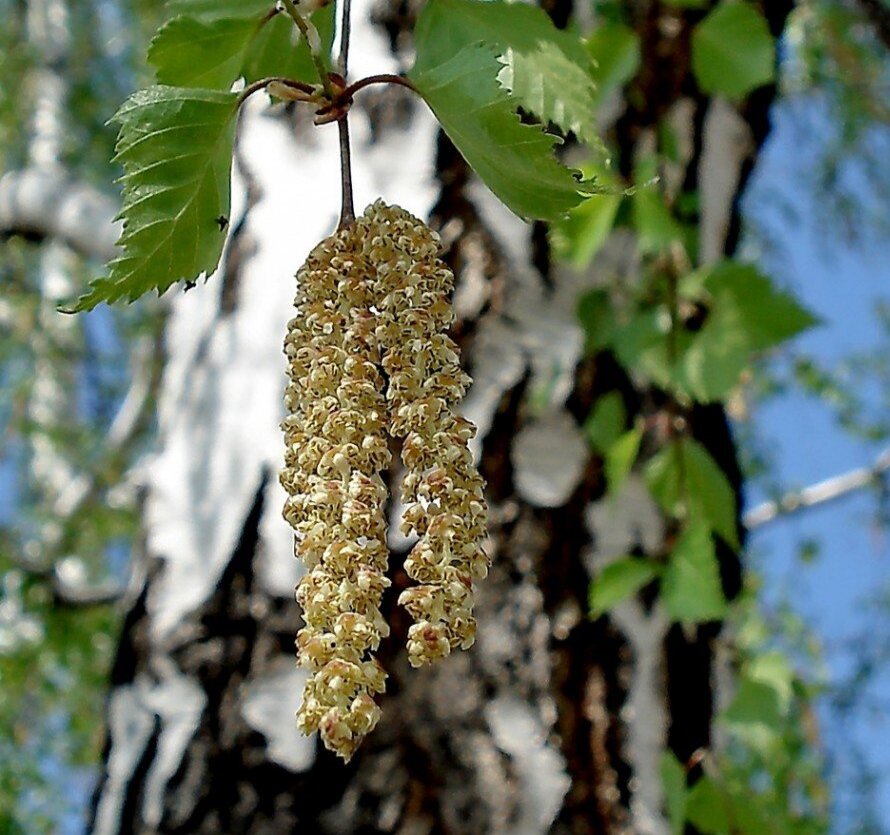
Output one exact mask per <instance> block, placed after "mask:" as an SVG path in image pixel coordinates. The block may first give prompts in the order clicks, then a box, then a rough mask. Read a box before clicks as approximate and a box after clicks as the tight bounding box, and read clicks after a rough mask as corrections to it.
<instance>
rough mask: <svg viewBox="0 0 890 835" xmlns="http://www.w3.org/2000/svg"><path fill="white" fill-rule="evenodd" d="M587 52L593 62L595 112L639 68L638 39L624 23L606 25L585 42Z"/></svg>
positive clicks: (606, 23)
mask: <svg viewBox="0 0 890 835" xmlns="http://www.w3.org/2000/svg"><path fill="white" fill-rule="evenodd" d="M587 52H588V54H589V55H590V57H591V58H592V59H593V60H594V62H595V63H594V69H593V80H594V82H595V83H596V96H595V107H596V108H597V110H598V109H599V108H601V107H602V106H603V104H605V102H606V101H607V100H608V98H609V97H610V96H611V95H612V94H614V93H615V92H616V91H617V90H620V89H621V88H622V87H623V86H624V85H625V84H626V83H627V82H628V81H630V80H631V79H632V78H633V77H634V76H635V75H636V73H637V70H638V69H639V68H640V59H641V53H640V36H639V35H638V34H637V33H636V32H634V30H633V29H631V28H630V27H629V26H626V25H625V24H623V23H616V22H612V21H606V22H604V23H603V24H601V25H600V26H598V27H597V28H596V30H595V31H594V32H593V34H592V35H591V36H590V37H589V38H588V39H587Z"/></svg>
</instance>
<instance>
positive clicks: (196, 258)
mask: <svg viewBox="0 0 890 835" xmlns="http://www.w3.org/2000/svg"><path fill="white" fill-rule="evenodd" d="M237 100H238V96H237V95H236V94H235V93H224V92H220V91H217V90H193V89H183V88H179V87H164V86H157V87H150V88H148V89H147V90H140V91H139V92H137V93H135V94H133V95H132V96H131V97H130V98H129V99H127V101H126V102H125V103H124V104H123V106H122V107H121V108H120V110H119V111H118V112H117V114H115V117H114V121H116V122H117V123H118V124H119V125H120V133H119V135H118V141H117V146H116V147H117V160H118V161H119V162H120V163H121V164H122V165H123V167H124V172H125V173H124V176H123V177H122V178H121V181H122V183H123V208H122V209H121V213H120V217H121V218H123V221H124V229H123V233H122V235H121V237H120V240H119V241H118V244H119V246H120V248H121V255H120V256H119V257H118V258H116V259H115V260H114V261H112V262H111V263H110V264H109V265H108V276H107V277H106V278H101V279H99V280H98V281H95V282H93V283H92V285H91V286H90V292H89V293H88V294H87V295H86V296H84V297H83V298H81V299H80V300H79V301H78V302H77V304H76V306H75V308H74V309H75V310H90V309H92V308H93V307H95V306H96V305H97V304H99V303H100V302H113V301H117V300H118V299H127V300H129V301H133V300H134V299H137V298H138V297H139V296H141V295H143V294H144V293H147V292H149V291H150V290H157V291H158V292H159V293H162V292H164V291H165V290H166V289H167V288H168V287H170V285H172V284H174V283H175V282H177V281H183V280H184V281H189V280H193V279H195V278H197V277H198V276H199V275H201V274H202V273H207V274H209V273H211V272H212V271H213V270H214V269H215V268H216V265H217V264H218V262H219V257H220V254H221V252H222V247H223V243H224V241H225V232H224V230H223V228H222V227H224V225H225V224H224V223H223V222H222V220H221V219H226V218H228V215H229V199H230V198H229V195H230V173H231V164H232V146H233V142H234V137H235V113H236V109H237Z"/></svg>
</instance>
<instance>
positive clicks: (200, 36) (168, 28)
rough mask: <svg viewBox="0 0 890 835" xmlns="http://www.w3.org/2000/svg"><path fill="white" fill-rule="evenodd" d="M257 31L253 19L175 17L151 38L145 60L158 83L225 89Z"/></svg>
mask: <svg viewBox="0 0 890 835" xmlns="http://www.w3.org/2000/svg"><path fill="white" fill-rule="evenodd" d="M256 31H257V25H256V24H255V23H253V22H252V21H247V22H245V21H244V20H239V19H221V20H214V21H212V22H207V23H205V22H203V21H200V20H197V19H195V18H191V17H182V16H181V17H174V18H173V20H171V21H169V22H168V23H167V24H165V25H164V26H162V27H161V29H159V30H158V33H157V35H155V37H154V40H152V42H151V46H149V48H148V63H149V64H151V66H153V67H154V68H155V74H156V76H157V80H158V82H159V83H161V84H174V85H178V86H181V87H204V88H206V89H214V90H228V89H229V88H230V87H231V86H232V82H233V81H235V79H236V78H238V76H239V75H240V74H241V67H242V64H243V63H244V52H245V50H246V49H247V45H248V44H249V43H250V40H251V38H252V37H253V35H254V34H255V33H256Z"/></svg>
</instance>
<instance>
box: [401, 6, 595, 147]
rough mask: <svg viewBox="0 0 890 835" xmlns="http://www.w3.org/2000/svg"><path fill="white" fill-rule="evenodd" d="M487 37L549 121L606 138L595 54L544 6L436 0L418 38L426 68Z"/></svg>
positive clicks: (532, 106) (506, 82)
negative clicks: (599, 115)
mask: <svg viewBox="0 0 890 835" xmlns="http://www.w3.org/2000/svg"><path fill="white" fill-rule="evenodd" d="M479 41H483V42H484V43H485V44H487V45H489V46H491V47H492V48H493V49H494V51H495V52H496V54H497V55H498V59H499V61H500V63H501V64H502V67H501V69H500V72H499V74H498V81H499V82H500V83H501V84H502V85H503V86H504V87H505V88H506V89H507V90H509V91H510V92H511V93H512V95H513V96H514V97H515V99H516V101H517V102H518V104H520V105H521V106H522V107H523V108H524V109H525V110H528V111H529V112H531V113H533V114H534V115H535V116H537V117H538V118H539V119H540V120H541V121H542V122H544V123H545V124H546V123H547V122H553V123H554V124H555V125H557V126H558V127H560V128H561V129H562V130H563V131H565V132H569V131H572V132H573V133H575V135H576V136H578V137H579V138H580V139H582V140H584V141H586V142H588V143H592V144H597V143H598V141H599V140H598V137H597V134H596V126H595V123H594V114H595V111H596V105H595V101H594V86H593V80H592V78H591V75H590V68H591V67H590V59H589V57H588V55H587V52H586V51H585V49H584V45H583V44H582V42H581V41H580V40H579V39H578V38H576V37H574V36H573V35H571V34H569V33H568V32H563V31H560V30H559V29H557V28H556V27H555V26H554V25H553V22H552V21H551V20H550V18H549V17H548V16H547V14H546V13H545V12H544V11H543V10H542V9H540V8H538V7H537V6H532V5H528V4H525V3H504V2H499V0H489V2H479V0H428V2H427V3H426V5H425V6H424V8H423V11H422V12H421V14H420V18H419V19H418V21H417V26H416V27H415V31H414V43H415V48H416V49H417V63H418V67H420V68H421V69H426V68H428V67H430V66H432V65H439V64H443V63H445V62H446V61H448V60H449V59H450V58H451V57H452V56H454V55H455V54H456V53H458V52H459V51H460V50H462V49H464V48H466V47H468V46H471V45H473V44H475V43H477V42H479Z"/></svg>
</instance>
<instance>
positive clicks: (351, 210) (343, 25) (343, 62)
mask: <svg viewBox="0 0 890 835" xmlns="http://www.w3.org/2000/svg"><path fill="white" fill-rule="evenodd" d="M339 2H340V4H341V5H340V10H341V12H342V16H341V19H340V57H339V60H338V61H337V69H338V70H339V73H340V76H341V78H342V79H343V83H344V84H345V83H346V73H347V72H348V71H349V36H350V33H351V28H352V24H351V17H352V15H351V12H352V2H351V0H339ZM341 100H342V101H344V102H347V106H346V107H345V108H344V110H343V115H342V116H341V117H340V118H339V119H338V120H337V130H338V131H339V134H340V187H341V191H340V222H339V224H338V226H337V228H338V229H343V228H345V227H347V226H349V225H350V224H352V223H354V222H355V200H354V198H353V194H352V151H351V150H350V147H349V106H348V103H349V102H350V98H349V96H347V95H345V90H344V91H343V94H342V96H341Z"/></svg>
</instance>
